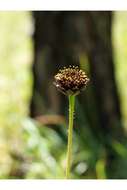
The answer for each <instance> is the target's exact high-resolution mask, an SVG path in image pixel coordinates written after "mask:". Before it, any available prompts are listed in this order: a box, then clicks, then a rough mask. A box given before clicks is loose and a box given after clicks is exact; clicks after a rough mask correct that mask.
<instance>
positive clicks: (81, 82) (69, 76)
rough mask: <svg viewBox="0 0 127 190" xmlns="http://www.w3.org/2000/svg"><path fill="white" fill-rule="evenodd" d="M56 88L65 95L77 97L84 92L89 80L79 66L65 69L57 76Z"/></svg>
mask: <svg viewBox="0 0 127 190" xmlns="http://www.w3.org/2000/svg"><path fill="white" fill-rule="evenodd" d="M54 78H55V82H54V84H55V86H56V87H57V88H58V90H60V91H61V92H62V93H64V94H65V95H77V94H79V93H80V91H82V90H83V89H84V88H85V87H86V85H87V83H88V82H89V78H88V77H87V75H86V73H85V72H84V71H83V70H81V69H79V67H78V66H69V68H66V67H64V68H63V69H61V70H59V72H58V73H57V74H56V75H55V77H54Z"/></svg>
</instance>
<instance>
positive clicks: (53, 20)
mask: <svg viewBox="0 0 127 190" xmlns="http://www.w3.org/2000/svg"><path fill="white" fill-rule="evenodd" d="M0 26H1V30H0V178H1V179H29V178H30V179H41V178H42V179H49V178H50V179H63V178H64V175H65V165H66V148H67V123H68V99H67V97H65V96H64V95H62V94H61V93H59V92H58V91H57V90H56V88H55V87H54V85H53V80H54V79H53V78H54V75H55V74H56V73H57V72H58V70H59V69H60V68H62V67H64V66H69V65H79V66H80V68H82V69H83V70H85V71H86V73H87V74H88V76H89V77H90V79H91V82H90V83H89V86H88V87H87V88H86V90H85V91H84V92H82V93H81V94H80V95H79V96H77V98H76V109H75V120H74V136H73V164H72V178H74V179H115V178H118V179H119V178H120V179H125V178H127V87H126V82H127V77H126V76H127V64H126V60H127V12H108V11H107V12H104V11H82V12H76V11H72V12H70V11H69V12H68V11H48V12H46V11H41V12H40V11H37V12H0Z"/></svg>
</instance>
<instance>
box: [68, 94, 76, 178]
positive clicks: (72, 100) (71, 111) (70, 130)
mask: <svg viewBox="0 0 127 190" xmlns="http://www.w3.org/2000/svg"><path fill="white" fill-rule="evenodd" d="M74 106H75V96H74V95H70V96H69V128H68V145H67V165H66V179H69V178H70V170H71V156H72V136H73V120H74Z"/></svg>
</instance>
